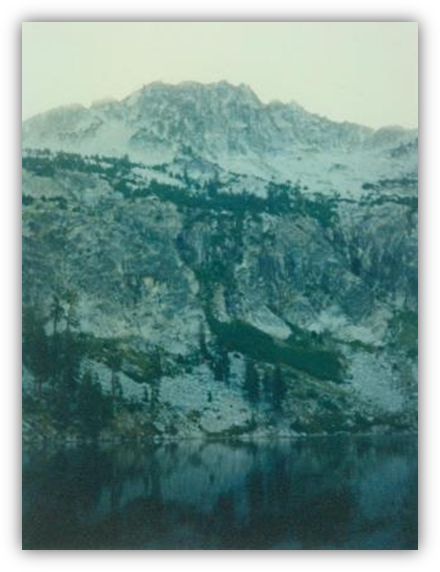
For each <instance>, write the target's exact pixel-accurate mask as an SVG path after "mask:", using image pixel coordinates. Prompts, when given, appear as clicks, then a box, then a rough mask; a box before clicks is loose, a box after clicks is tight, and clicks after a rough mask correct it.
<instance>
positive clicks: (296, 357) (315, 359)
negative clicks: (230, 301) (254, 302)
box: [210, 317, 342, 382]
mask: <svg viewBox="0 0 440 572" xmlns="http://www.w3.org/2000/svg"><path fill="white" fill-rule="evenodd" d="M210 326H211V330H212V331H213V333H214V334H215V335H216V336H217V338H218V340H219V342H220V343H221V345H223V346H224V347H226V348H227V349H228V350H229V351H237V352H240V353H242V354H245V355H247V356H248V357H250V358H251V359H254V360H256V361H263V362H267V363H272V364H284V365H288V366H290V367H293V368H295V369H297V370H300V371H303V372H305V373H308V374H309V375H311V376H313V377H316V378H318V379H326V380H331V381H336V382H341V381H342V363H341V361H340V356H339V354H338V353H336V352H334V351H330V350H326V349H320V348H317V347H314V346H313V345H312V344H311V343H310V344H307V342H306V341H305V340H301V341H298V340H296V339H291V338H289V340H287V341H285V342H281V341H276V340H275V339H274V338H272V336H270V335H269V334H266V333H265V332H262V331H261V330H259V329H257V328H254V327H253V326H251V325H250V324H246V323H244V322H241V321H234V322H231V323H225V322H219V321H218V320H216V319H215V318H213V317H210Z"/></svg>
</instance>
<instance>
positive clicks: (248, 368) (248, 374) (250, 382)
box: [243, 360, 260, 403]
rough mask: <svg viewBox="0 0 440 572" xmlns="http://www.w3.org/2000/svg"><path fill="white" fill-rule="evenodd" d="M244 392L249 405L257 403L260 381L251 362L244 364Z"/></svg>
mask: <svg viewBox="0 0 440 572" xmlns="http://www.w3.org/2000/svg"><path fill="white" fill-rule="evenodd" d="M243 389H244V392H245V394H246V396H247V398H248V400H249V402H250V403H257V402H258V401H259V399H260V379H259V376H258V372H257V370H256V368H255V365H254V363H253V362H252V361H250V360H246V362H245V375H244V384H243Z"/></svg>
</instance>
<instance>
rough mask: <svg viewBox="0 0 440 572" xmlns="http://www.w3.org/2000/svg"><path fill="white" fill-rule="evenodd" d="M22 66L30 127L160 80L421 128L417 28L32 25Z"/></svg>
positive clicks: (344, 117)
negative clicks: (45, 115) (36, 118)
mask: <svg viewBox="0 0 440 572" xmlns="http://www.w3.org/2000/svg"><path fill="white" fill-rule="evenodd" d="M22 58H23V64H22V90H23V91H22V111H23V119H26V118H28V117H30V116H32V115H35V114H37V113H40V112H42V111H46V110H48V109H51V108H53V107H56V106H59V105H68V104H72V103H81V104H83V105H90V104H91V103H92V102H93V101H96V100H100V99H103V98H107V97H112V98H116V99H121V98H123V97H125V96H127V95H128V94H130V93H132V92H133V91H135V90H136V89H139V88H140V87H142V86H143V85H146V84H148V83H150V82H153V81H163V82H166V83H173V84H175V83H179V82H181V81H188V80H191V81H200V82H202V83H211V82H215V81H220V80H227V81H229V82H231V83H233V84H240V83H245V84H248V85H249V86H250V87H251V88H252V89H253V90H254V91H255V93H256V94H257V95H258V96H259V98H260V99H261V100H262V101H263V102H269V101H272V100H278V101H283V102H289V101H296V102H297V103H299V104H300V105H302V106H304V107H305V108H306V109H307V110H309V111H311V112H314V113H318V114H320V115H325V116H327V117H329V118H330V119H334V120H337V121H352V122H355V123H361V124H364V125H369V126H371V127H375V128H377V127H381V126H384V125H402V126H404V127H417V124H418V119H417V118H418V81H417V77H418V29H417V23H414V22H406V23H402V22H367V23H365V22H348V23H345V22H344V23H342V22H335V23H328V22H288V23H285V22H270V23H267V22H263V23H249V22H233V23H221V22H208V23H206V22H201V23H196V22H189V23H181V22H176V23H174V22H172V23H165V22H161V23H157V22H140V23H138V22H131V23H130V22H126V23H113V22H50V23H49V22H41V23H33V22H29V23H24V24H23V32H22Z"/></svg>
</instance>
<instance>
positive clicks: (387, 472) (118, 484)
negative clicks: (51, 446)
mask: <svg viewBox="0 0 440 572" xmlns="http://www.w3.org/2000/svg"><path fill="white" fill-rule="evenodd" d="M23 547H24V548H28V549H101V550H102V549H114V550H116V549H144V550H154V549H176V550H177V549H187V550H198V549H202V550H216V549H223V550H296V549H299V550H300V549H302V550H312V549H332V550H337V549H344V550H349V549H363V550H368V549H373V550H374V549H375V550H393V549H416V548H417V441H416V439H415V438H412V437H393V438H391V437H387V438H384V437H381V438H379V437H375V438H365V437H364V438H347V437H345V438H344V437H340V438H339V437H338V438H328V439H310V440H307V441H300V442H292V441H281V442H276V443H259V444H231V443H201V442H185V443H180V444H167V445H160V446H154V447H153V446H151V447H141V446H127V445H124V446H119V447H115V448H110V447H108V448H91V447H90V448H75V449H63V450H59V451H53V450H48V449H43V450H42V449H38V450H29V451H25V453H24V459H23Z"/></svg>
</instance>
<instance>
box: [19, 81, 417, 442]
mask: <svg viewBox="0 0 440 572" xmlns="http://www.w3.org/2000/svg"><path fill="white" fill-rule="evenodd" d="M23 143H24V145H25V146H26V147H29V148H32V149H27V150H26V151H25V152H24V154H23V304H24V326H23V333H24V347H23V359H24V396H25V397H24V406H25V407H24V413H25V414H24V421H25V432H24V435H25V437H26V438H35V437H42V436H46V437H57V436H60V435H61V436H62V438H66V437H70V438H77V437H78V436H96V435H97V434H99V435H100V436H101V437H102V438H104V437H110V436H112V435H113V436H114V435H117V436H122V437H130V438H133V437H136V438H147V437H148V438H150V437H153V438H163V437H184V436H185V437H188V436H202V435H203V436H211V437H218V436H244V435H246V436H250V435H252V436H257V435H260V436H261V435H275V434H276V435H298V434H311V433H323V432H327V433H331V432H336V431H341V430H342V431H371V430H376V431H382V430H395V429H415V428H416V414H417V397H416V391H417V366H416V363H417V362H416V360H417V138H416V134H414V133H412V132H407V131H404V130H398V129H388V130H380V131H375V132H374V131H372V130H369V129H367V128H363V127H359V126H354V125H349V124H336V123H333V122H331V121H328V120H326V119H323V118H319V117H317V116H314V115H312V114H309V113H307V112H306V111H305V110H303V109H301V108H299V107H298V106H296V105H283V104H279V103H273V104H269V105H263V104H262V103H261V102H259V100H258V99H257V97H256V96H255V95H254V94H253V93H252V92H251V91H250V90H249V88H247V87H244V86H240V87H237V88H234V87H233V86H230V85H229V84H226V83H220V84H215V85H212V86H200V85H198V84H192V83H191V84H183V85H181V86H177V87H171V86H164V85H162V84H159V85H157V84H153V85H151V86H149V87H147V88H144V89H142V90H140V91H139V92H137V93H136V94H133V95H132V96H130V97H129V98H127V99H125V100H123V101H122V102H114V103H108V104H105V105H100V106H94V107H92V108H90V109H84V108H69V109H61V110H55V111H53V112H49V113H48V114H44V115H42V116H38V117H36V118H33V119H31V120H29V121H28V122H25V123H24V125H23ZM43 148H47V149H46V150H42V149H43ZM67 150H68V151H73V150H74V151H75V153H74V154H73V153H68V152H66V151H67ZM86 153H95V155H93V156H87V155H86ZM98 153H99V155H97V154H98ZM106 154H108V155H113V156H114V157H113V158H112V157H110V156H105V155H106ZM124 155H125V156H124ZM117 156H119V158H118V157H117ZM292 181H295V182H292Z"/></svg>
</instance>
